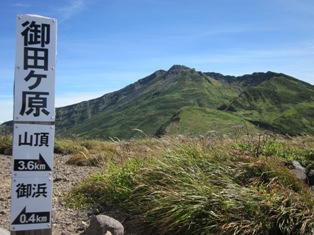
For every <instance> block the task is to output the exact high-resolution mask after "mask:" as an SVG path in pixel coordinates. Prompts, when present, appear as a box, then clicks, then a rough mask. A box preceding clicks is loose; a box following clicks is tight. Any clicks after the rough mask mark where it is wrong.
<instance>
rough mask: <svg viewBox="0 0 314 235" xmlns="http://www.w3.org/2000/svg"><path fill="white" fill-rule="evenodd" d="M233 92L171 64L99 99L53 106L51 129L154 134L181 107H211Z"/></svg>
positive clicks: (96, 133) (95, 133) (88, 133)
mask: <svg viewBox="0 0 314 235" xmlns="http://www.w3.org/2000/svg"><path fill="white" fill-rule="evenodd" d="M238 94H239V92H238V90H237V89H236V88H234V87H232V86H230V85H227V84H224V83H222V82H219V81H217V80H215V79H213V78H211V77H209V76H207V75H205V74H203V73H200V72H196V71H195V70H193V69H190V68H187V67H184V66H173V67H172V68H171V69H170V70H169V71H157V72H155V73H154V74H152V75H150V76H148V77H146V78H144V79H141V80H139V81H138V82H136V83H134V84H131V85H129V86H127V87H125V88H124V89H121V90H120V91H117V92H114V93H111V94H108V95H105V96H103V97H101V98H99V99H95V100H91V101H87V102H83V103H80V104H77V105H73V106H71V107H65V108H60V109H58V110H57V133H59V134H61V135H73V134H79V135H81V136H86V137H91V136H93V137H95V136H97V137H101V138H108V137H118V138H130V137H132V136H133V135H134V131H132V129H135V128H136V129H141V130H142V131H144V132H145V133H146V134H148V135H154V134H155V133H156V131H157V130H158V129H159V128H160V127H161V125H163V124H164V123H165V122H167V121H168V120H169V119H170V118H171V117H172V116H173V115H174V114H175V113H176V112H177V110H179V109H180V108H182V107H185V106H191V107H205V108H216V107H217V106H218V105H220V104H221V103H223V102H228V101H229V100H230V99H232V98H233V97H234V96H236V95H238ZM73 111H74V112H73Z"/></svg>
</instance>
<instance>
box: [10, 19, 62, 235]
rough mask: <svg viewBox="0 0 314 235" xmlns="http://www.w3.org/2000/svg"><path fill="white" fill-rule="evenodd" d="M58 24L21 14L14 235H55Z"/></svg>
mask: <svg viewBox="0 0 314 235" xmlns="http://www.w3.org/2000/svg"><path fill="white" fill-rule="evenodd" d="M56 47H57V21H56V20H55V19H52V18H47V17H43V16H37V15H18V16H17V24H16V64H15V78H14V116H13V120H14V131H13V154H12V189H11V219H10V230H11V235H51V234H52V229H51V217H52V179H53V178H52V172H53V147H54V132H55V71H56V69H55V68H56Z"/></svg>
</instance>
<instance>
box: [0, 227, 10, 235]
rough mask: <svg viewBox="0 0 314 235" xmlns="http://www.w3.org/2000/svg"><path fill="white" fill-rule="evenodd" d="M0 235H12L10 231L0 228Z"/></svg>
mask: <svg viewBox="0 0 314 235" xmlns="http://www.w3.org/2000/svg"><path fill="white" fill-rule="evenodd" d="M0 235H10V231H8V230H6V229H3V228H0Z"/></svg>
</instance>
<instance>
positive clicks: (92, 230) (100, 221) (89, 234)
mask: <svg viewBox="0 0 314 235" xmlns="http://www.w3.org/2000/svg"><path fill="white" fill-rule="evenodd" d="M83 234H84V235H104V234H112V235H124V227H123V225H122V224H121V223H120V222H119V221H117V220H115V219H114V218H111V217H109V216H107V215H97V216H93V217H92V218H91V221H90V225H89V227H88V228H87V229H86V230H85V232H84V233H83Z"/></svg>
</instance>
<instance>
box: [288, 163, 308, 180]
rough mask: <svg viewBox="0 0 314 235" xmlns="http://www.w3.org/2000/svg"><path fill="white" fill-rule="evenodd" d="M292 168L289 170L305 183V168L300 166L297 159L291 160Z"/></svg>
mask: <svg viewBox="0 0 314 235" xmlns="http://www.w3.org/2000/svg"><path fill="white" fill-rule="evenodd" d="M292 164H293V166H294V169H292V170H290V171H291V172H292V173H293V174H294V175H295V176H296V177H297V178H298V179H300V180H302V181H303V182H304V183H307V176H306V174H305V168H304V167H303V166H301V164H300V163H299V162H298V161H292Z"/></svg>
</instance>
